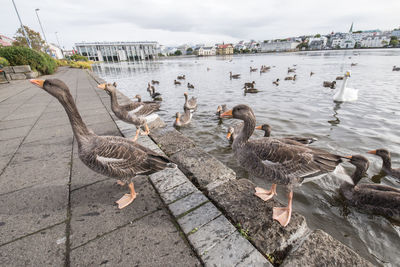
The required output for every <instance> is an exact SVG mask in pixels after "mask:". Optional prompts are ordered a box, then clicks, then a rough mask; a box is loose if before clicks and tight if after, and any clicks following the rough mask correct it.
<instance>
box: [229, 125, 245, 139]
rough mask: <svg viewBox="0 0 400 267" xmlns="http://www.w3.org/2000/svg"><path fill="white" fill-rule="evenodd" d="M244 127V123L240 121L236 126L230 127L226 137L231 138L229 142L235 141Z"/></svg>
mask: <svg viewBox="0 0 400 267" xmlns="http://www.w3.org/2000/svg"><path fill="white" fill-rule="evenodd" d="M242 128H243V123H238V124H236V125H234V126H229V127H228V133H227V134H226V139H228V140H229V143H233V141H234V140H235V138H236V136H237V134H238V133H240V131H241V130H242Z"/></svg>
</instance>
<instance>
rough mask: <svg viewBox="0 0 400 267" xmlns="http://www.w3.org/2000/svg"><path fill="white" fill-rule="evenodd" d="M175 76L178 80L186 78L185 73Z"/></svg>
mask: <svg viewBox="0 0 400 267" xmlns="http://www.w3.org/2000/svg"><path fill="white" fill-rule="evenodd" d="M176 78H177V79H178V80H185V79H186V77H185V75H181V76H179V75H178V77H176Z"/></svg>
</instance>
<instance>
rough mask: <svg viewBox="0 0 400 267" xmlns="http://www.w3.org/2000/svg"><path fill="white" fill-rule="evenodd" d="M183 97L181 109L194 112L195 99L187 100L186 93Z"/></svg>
mask: <svg viewBox="0 0 400 267" xmlns="http://www.w3.org/2000/svg"><path fill="white" fill-rule="evenodd" d="M183 95H184V96H185V104H184V106H183V109H188V110H196V109H197V98H196V97H193V96H192V98H190V99H188V93H187V92H185V93H184V94H183Z"/></svg>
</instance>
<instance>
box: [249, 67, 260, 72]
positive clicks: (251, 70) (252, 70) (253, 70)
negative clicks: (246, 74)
mask: <svg viewBox="0 0 400 267" xmlns="http://www.w3.org/2000/svg"><path fill="white" fill-rule="evenodd" d="M257 70H258V69H257V68H252V67H250V72H255V71H257Z"/></svg>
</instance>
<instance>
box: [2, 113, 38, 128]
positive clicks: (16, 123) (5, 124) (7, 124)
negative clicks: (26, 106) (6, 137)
mask: <svg viewBox="0 0 400 267" xmlns="http://www.w3.org/2000/svg"><path fill="white" fill-rule="evenodd" d="M0 113H1V111H0ZM35 121H36V118H25V119H21V120H8V121H6V120H4V121H0V129H2V130H3V129H11V128H17V127H24V126H33V123H34V122H35Z"/></svg>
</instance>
